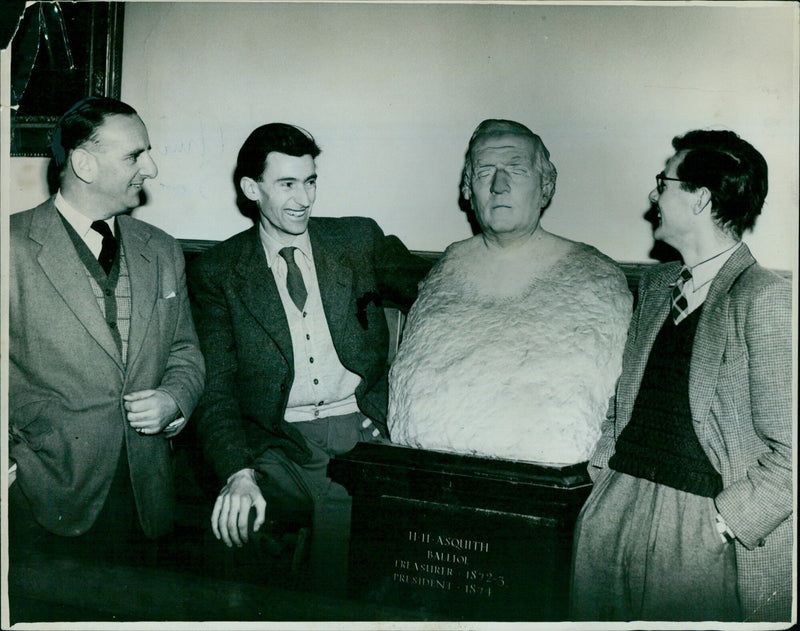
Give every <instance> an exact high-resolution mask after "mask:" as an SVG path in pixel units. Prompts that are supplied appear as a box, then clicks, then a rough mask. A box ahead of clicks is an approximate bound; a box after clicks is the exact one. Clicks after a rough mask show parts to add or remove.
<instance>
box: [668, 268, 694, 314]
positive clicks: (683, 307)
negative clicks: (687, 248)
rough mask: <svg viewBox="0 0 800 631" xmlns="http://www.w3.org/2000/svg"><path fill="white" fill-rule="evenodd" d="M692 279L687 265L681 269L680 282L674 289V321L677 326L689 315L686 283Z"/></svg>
mask: <svg viewBox="0 0 800 631" xmlns="http://www.w3.org/2000/svg"><path fill="white" fill-rule="evenodd" d="M691 278H692V272H691V270H690V269H689V268H688V267H686V266H685V265H684V266H683V268H681V275H680V276H679V277H678V282H677V283H675V287H674V288H673V289H672V320H673V321H674V322H675V324H679V323H680V322H681V320H683V319H684V318H685V317H686V316H687V315H689V313H688V311H687V309H688V308H689V301H688V300H687V299H686V294H685V287H686V283H688V282H689V280H690V279H691Z"/></svg>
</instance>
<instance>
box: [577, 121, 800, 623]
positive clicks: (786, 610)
mask: <svg viewBox="0 0 800 631" xmlns="http://www.w3.org/2000/svg"><path fill="white" fill-rule="evenodd" d="M673 146H674V148H675V151H676V153H675V155H674V156H673V157H672V158H670V159H669V160H668V161H667V165H666V168H665V169H664V171H663V172H661V173H659V175H658V176H656V182H657V186H656V188H655V189H654V190H653V191H652V192H651V193H650V200H651V202H652V203H653V204H654V205H656V206H657V209H658V212H659V225H658V226H657V228H656V231H655V237H656V238H657V239H660V240H662V241H664V242H666V243H668V244H669V245H672V246H673V247H675V248H676V249H677V250H678V251H679V252H680V254H681V256H682V258H683V265H681V263H669V264H666V265H661V266H658V267H656V268H654V269H653V270H652V271H650V272H648V273H646V274H645V276H644V277H643V279H642V281H641V284H640V288H639V303H638V307H637V309H636V312H635V313H634V315H633V320H632V322H631V326H630V329H629V332H628V342H627V346H626V349H625V355H624V359H623V369H622V375H621V376H620V380H619V383H618V386H617V392H616V400H615V404H614V405H612V406H611V408H610V411H609V415H608V419H607V421H606V424H605V426H604V431H603V436H602V438H601V440H600V442H599V443H598V446H597V448H596V451H595V453H594V455H593V457H592V459H591V461H590V467H589V468H590V473H591V475H592V477H593V479H594V489H593V490H592V494H591V495H590V497H589V499H588V500H587V502H586V505H585V506H584V508H583V510H582V512H581V515H580V518H579V520H578V524H577V526H576V532H575V557H574V566H573V584H572V597H571V604H572V614H573V616H574V617H575V618H577V619H582V620H587V619H593V620H609V619H612V620H717V621H723V620H724V621H788V620H790V617H791V605H792V584H793V581H792V511H793V497H792V435H793V432H792V325H791V322H792V319H791V316H792V298H791V283H790V282H788V281H787V280H785V279H782V278H780V277H779V276H777V275H776V274H773V273H772V272H769V271H767V270H765V269H764V268H762V267H760V266H759V265H758V264H757V263H756V261H755V259H754V258H753V257H752V256H751V254H750V251H749V250H748V248H747V246H745V245H744V244H742V243H741V236H742V233H743V231H744V230H747V229H750V228H751V227H752V226H753V224H754V222H755V219H756V217H757V215H758V214H759V213H760V212H761V207H762V205H763V202H764V198H765V197H766V194H767V165H766V162H765V161H764V158H763V157H762V156H761V154H760V153H759V152H758V151H756V150H755V149H754V148H753V147H752V146H751V145H750V144H748V143H746V142H745V141H743V140H742V139H740V138H739V137H738V136H736V134H734V133H733V132H729V131H694V132H689V133H688V134H686V135H685V136H683V137H681V138H675V139H674V140H673Z"/></svg>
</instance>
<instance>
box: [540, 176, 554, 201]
mask: <svg viewBox="0 0 800 631" xmlns="http://www.w3.org/2000/svg"><path fill="white" fill-rule="evenodd" d="M555 194H556V181H555V180H549V181H547V182H543V183H542V208H544V207H545V206H547V205H548V204H549V203H550V200H551V199H553V195H555Z"/></svg>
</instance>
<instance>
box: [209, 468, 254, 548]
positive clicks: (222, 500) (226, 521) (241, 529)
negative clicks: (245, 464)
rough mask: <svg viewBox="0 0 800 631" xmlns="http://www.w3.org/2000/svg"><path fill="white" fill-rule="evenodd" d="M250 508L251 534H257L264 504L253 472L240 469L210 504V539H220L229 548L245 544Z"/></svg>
mask: <svg viewBox="0 0 800 631" xmlns="http://www.w3.org/2000/svg"><path fill="white" fill-rule="evenodd" d="M252 507H255V509H256V520H255V522H254V523H253V532H258V529H259V528H261V526H262V525H263V524H264V520H265V519H266V513H267V502H266V500H265V499H264V496H263V495H262V494H261V489H259V488H258V484H256V474H255V471H254V470H253V469H242V470H241V471H237V472H236V473H234V474H233V475H232V476H231V477H229V478H228V483H227V484H226V485H225V486H224V487H222V490H221V491H220V492H219V496H218V497H217V501H216V502H215V503H214V511H213V512H212V513H211V530H213V531H214V536H215V537H216V538H217V539H222V541H224V542H225V545H226V546H228V547H229V548H230V547H233V545H234V544H235V545H237V546H239V547H241V546H242V545H243V544H244V543H247V540H248V533H247V522H248V518H249V516H250V509H251V508H252Z"/></svg>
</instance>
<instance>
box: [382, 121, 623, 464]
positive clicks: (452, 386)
mask: <svg viewBox="0 0 800 631" xmlns="http://www.w3.org/2000/svg"><path fill="white" fill-rule="evenodd" d="M555 183H556V169H555V167H554V166H553V164H552V163H551V162H550V159H549V152H548V151H547V149H546V147H545V146H544V144H543V143H542V141H541V139H540V138H539V137H538V136H537V135H535V134H534V133H533V132H531V131H530V130H529V129H528V128H527V127H525V126H524V125H522V124H520V123H516V122H513V121H502V120H488V121H484V122H483V123H481V124H480V125H479V126H478V128H477V129H476V130H475V132H474V134H473V135H472V138H471V140H470V142H469V147H468V149H467V154H466V160H465V166H464V172H463V181H462V193H463V195H464V197H465V198H466V199H467V200H469V202H470V203H471V205H472V208H473V209H474V211H475V214H476V218H477V220H478V223H479V224H480V226H481V229H482V232H481V233H480V234H478V235H476V236H474V237H471V238H469V239H466V240H464V241H460V242H457V243H453V244H452V245H450V246H449V247H448V248H447V250H446V251H445V253H444V255H443V256H442V258H441V259H440V260H439V262H438V263H437V264H436V266H435V267H434V268H433V269H432V270H431V272H430V274H429V275H428V276H427V278H426V279H425V280H424V281H423V283H422V285H421V288H420V294H419V298H418V299H417V302H416V303H415V304H414V307H413V308H412V310H411V312H410V313H409V317H408V321H407V323H406V327H405V330H404V337H403V343H402V345H401V347H400V350H399V352H398V355H397V357H396V358H395V361H394V363H393V365H392V369H391V372H390V377H389V388H390V390H389V419H388V422H389V430H390V433H391V437H392V440H393V441H394V442H396V443H399V444H403V445H409V446H414V447H420V448H423V449H432V450H441V451H450V452H457V453H465V454H471V455H477V456H486V457H493V458H503V459H510V460H525V461H531V462H537V463H542V464H552V465H556V464H559V465H561V464H574V463H578V462H583V461H585V460H588V458H589V456H590V455H591V453H592V450H593V449H594V446H595V443H596V442H597V439H598V438H599V436H600V424H601V422H602V420H603V418H604V417H605V413H606V410H607V406H608V401H609V399H610V397H611V395H612V394H613V391H614V385H615V383H616V379H617V377H618V376H619V373H620V370H621V363H622V351H623V347H624V345H625V337H626V333H627V329H628V322H629V320H630V315H631V303H632V297H631V294H630V292H629V291H628V287H627V283H626V281H625V276H624V274H623V273H622V271H621V270H620V269H619V267H617V265H616V264H615V263H614V262H613V261H612V260H611V259H609V258H608V257H606V256H604V255H603V254H601V253H600V252H599V251H597V250H596V249H595V248H593V247H591V246H588V245H585V244H583V243H577V242H574V241H570V240H568V239H564V238H562V237H559V236H556V235H554V234H551V233H549V232H546V231H545V230H544V229H543V228H542V227H541V225H540V218H541V214H542V211H543V209H544V208H545V207H546V206H547V205H548V204H549V203H550V200H551V199H552V197H553V193H554V192H555Z"/></svg>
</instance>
